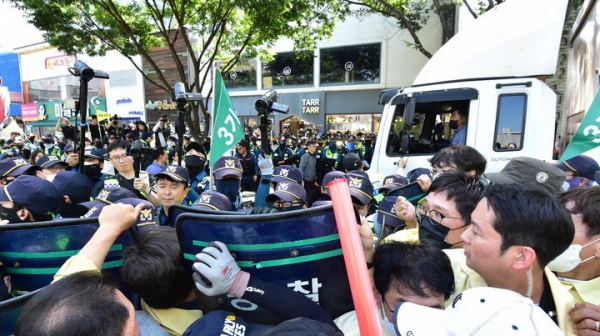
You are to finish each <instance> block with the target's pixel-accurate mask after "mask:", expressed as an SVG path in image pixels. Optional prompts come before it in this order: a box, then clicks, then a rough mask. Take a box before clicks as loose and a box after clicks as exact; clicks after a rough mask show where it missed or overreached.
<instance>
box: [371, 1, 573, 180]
mask: <svg viewBox="0 0 600 336" xmlns="http://www.w3.org/2000/svg"><path fill="white" fill-rule="evenodd" d="M567 3H568V1H567V0H511V1H507V2H505V3H503V4H502V5H500V6H497V7H496V8H495V9H493V10H491V11H489V12H487V13H485V14H484V15H482V16H481V17H480V18H478V19H477V20H475V21H474V22H473V23H472V24H471V25H470V26H469V27H467V28H466V29H463V30H461V31H460V32H459V33H458V34H457V35H456V36H454V37H453V38H452V39H450V41H448V43H446V44H445V45H444V46H442V48H440V49H439V50H438V51H437V52H436V53H435V55H434V56H433V57H432V58H431V60H429V62H428V63H427V64H426V65H425V67H423V69H422V70H421V71H420V73H419V74H418V75H417V78H416V79H415V81H414V83H413V85H412V86H410V87H408V88H404V89H389V90H384V91H382V92H381V93H380V96H379V103H380V104H382V105H385V106H384V109H383V114H382V118H381V124H380V128H379V132H378V139H377V143H376V145H375V150H374V155H373V160H372V164H371V166H372V167H371V169H373V171H376V172H379V173H382V174H384V175H388V174H394V173H395V172H396V171H397V169H398V166H397V165H398V162H399V160H400V159H401V158H403V157H408V163H407V166H406V168H405V171H407V172H408V171H410V170H412V169H414V168H421V167H430V164H429V162H428V161H427V160H428V159H429V158H431V157H432V156H433V154H434V153H435V152H437V151H439V150H440V149H442V148H444V147H447V146H450V139H451V137H452V136H453V130H451V129H450V127H449V120H450V114H451V113H452V111H454V110H456V109H459V110H462V111H464V112H466V113H468V123H467V136H466V145H469V146H472V147H474V148H476V149H477V150H478V151H479V152H481V153H482V154H483V155H484V156H485V157H486V158H487V160H488V166H487V171H488V172H496V171H499V170H501V169H502V168H503V167H504V165H505V164H506V163H507V162H508V161H510V159H512V158H513V157H518V156H529V157H534V158H538V159H543V160H550V159H552V151H553V147H554V142H555V115H556V94H555V93H554V91H553V90H552V89H551V88H550V87H548V86H547V85H546V84H545V83H544V78H545V77H547V76H551V75H553V74H554V72H555V69H556V64H557V56H558V52H559V49H560V41H561V35H562V30H563V25H564V21H565V16H566V10H567ZM513 147H514V148H513Z"/></svg>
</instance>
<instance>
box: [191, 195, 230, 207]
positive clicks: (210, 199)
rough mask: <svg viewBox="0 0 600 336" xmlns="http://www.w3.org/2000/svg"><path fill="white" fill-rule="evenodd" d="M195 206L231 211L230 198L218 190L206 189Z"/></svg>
mask: <svg viewBox="0 0 600 336" xmlns="http://www.w3.org/2000/svg"><path fill="white" fill-rule="evenodd" d="M194 206H195V207H198V208H201V209H209V210H223V211H231V201H230V200H229V198H227V196H225V195H223V194H221V193H220V192H216V191H205V192H203V193H202V194H200V197H198V200H197V201H196V204H194Z"/></svg>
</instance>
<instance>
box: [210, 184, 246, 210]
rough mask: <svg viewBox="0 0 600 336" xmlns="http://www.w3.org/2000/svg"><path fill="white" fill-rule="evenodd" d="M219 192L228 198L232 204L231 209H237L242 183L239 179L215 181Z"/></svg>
mask: <svg viewBox="0 0 600 336" xmlns="http://www.w3.org/2000/svg"><path fill="white" fill-rule="evenodd" d="M215 185H216V187H217V192H220V193H221V194H223V195H225V196H227V198H229V201H230V202H231V208H232V209H237V202H238V197H239V196H240V185H241V181H240V180H238V179H223V180H215Z"/></svg>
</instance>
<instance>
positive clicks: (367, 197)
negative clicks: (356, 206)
mask: <svg viewBox="0 0 600 336" xmlns="http://www.w3.org/2000/svg"><path fill="white" fill-rule="evenodd" d="M346 177H347V179H348V186H349V187H350V196H352V198H353V199H355V200H357V201H358V202H360V203H361V204H363V205H366V204H369V203H370V202H371V201H372V200H373V192H374V190H373V184H371V181H369V177H368V176H365V175H363V174H358V173H347V174H346Z"/></svg>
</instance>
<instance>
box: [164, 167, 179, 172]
mask: <svg viewBox="0 0 600 336" xmlns="http://www.w3.org/2000/svg"><path fill="white" fill-rule="evenodd" d="M166 171H167V172H168V173H174V172H176V171H177V166H167V170H166Z"/></svg>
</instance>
